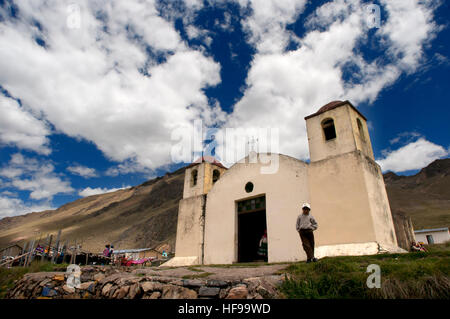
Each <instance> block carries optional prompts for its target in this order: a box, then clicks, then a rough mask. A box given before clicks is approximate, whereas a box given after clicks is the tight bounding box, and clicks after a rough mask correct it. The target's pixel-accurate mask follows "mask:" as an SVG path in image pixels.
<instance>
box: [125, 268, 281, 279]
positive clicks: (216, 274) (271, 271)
mask: <svg viewBox="0 0 450 319" xmlns="http://www.w3.org/2000/svg"><path fill="white" fill-rule="evenodd" d="M288 265H289V264H273V265H262V266H260V265H258V266H248V267H247V266H245V267H242V266H213V267H211V266H192V267H177V268H167V269H164V268H158V267H151V268H143V269H136V270H133V273H136V274H145V275H149V276H151V275H156V276H165V277H178V278H183V277H185V278H186V277H193V278H195V277H199V278H204V279H215V280H228V281H233V280H242V279H245V278H251V277H262V276H271V275H275V274H278V273H279V272H282V270H283V269H285V268H286V267H287V266H288Z"/></svg>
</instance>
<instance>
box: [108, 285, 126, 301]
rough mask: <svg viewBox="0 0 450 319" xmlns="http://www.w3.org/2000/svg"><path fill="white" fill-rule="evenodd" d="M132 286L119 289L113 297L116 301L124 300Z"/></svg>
mask: <svg viewBox="0 0 450 319" xmlns="http://www.w3.org/2000/svg"><path fill="white" fill-rule="evenodd" d="M129 290H130V286H123V287H120V288H119V289H117V290H116V291H115V292H114V295H113V296H112V297H113V298H114V299H123V298H125V296H126V295H127V294H128V291H129Z"/></svg>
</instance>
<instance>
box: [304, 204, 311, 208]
mask: <svg viewBox="0 0 450 319" xmlns="http://www.w3.org/2000/svg"><path fill="white" fill-rule="evenodd" d="M305 207H306V208H308V209H311V205H309V203H303V206H302V209H303V208H305Z"/></svg>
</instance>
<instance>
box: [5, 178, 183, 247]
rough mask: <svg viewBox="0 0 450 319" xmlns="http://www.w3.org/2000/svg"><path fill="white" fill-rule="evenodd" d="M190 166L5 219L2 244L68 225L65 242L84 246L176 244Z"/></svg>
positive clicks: (63, 229) (53, 230)
mask: <svg viewBox="0 0 450 319" xmlns="http://www.w3.org/2000/svg"><path fill="white" fill-rule="evenodd" d="M183 182H184V169H181V170H178V171H176V172H174V173H171V174H166V175H165V176H164V177H159V178H156V179H153V180H150V181H148V182H145V183H143V184H141V185H139V186H136V187H131V188H128V189H124V190H119V191H116V192H113V193H107V194H101V195H94V196H89V197H85V198H82V199H79V200H76V201H74V202H71V203H69V204H66V205H64V206H61V207H60V208H58V209H57V210H52V211H44V212H40V213H31V214H27V215H23V216H16V217H7V218H3V219H2V220H0V247H4V246H7V245H8V244H9V243H12V242H16V241H23V240H24V239H27V240H31V239H32V238H36V239H38V238H39V237H40V236H42V237H43V239H45V237H46V236H47V234H53V235H56V233H57V232H58V230H59V229H62V235H61V237H62V241H63V242H64V241H69V243H70V244H73V243H74V242H75V240H77V243H80V242H81V245H82V247H83V248H84V249H87V250H89V251H101V250H102V249H103V247H104V245H105V244H107V243H113V244H114V245H115V247H116V248H142V247H154V246H157V245H158V244H162V243H169V244H171V245H172V246H173V244H174V242H175V234H176V225H177V215H178V202H179V200H180V199H181V198H182V194H183Z"/></svg>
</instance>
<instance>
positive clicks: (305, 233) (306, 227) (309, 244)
mask: <svg viewBox="0 0 450 319" xmlns="http://www.w3.org/2000/svg"><path fill="white" fill-rule="evenodd" d="M310 211H311V206H310V205H309V204H308V203H304V204H303V206H302V213H301V214H300V215H299V216H298V218H297V225H296V229H297V231H298V233H299V234H300V239H301V240H302V245H303V249H304V250H305V252H306V258H307V260H306V262H307V263H310V262H312V261H313V262H316V261H317V258H315V257H314V234H313V232H314V231H315V230H316V229H317V227H318V225H317V222H316V220H315V219H314V217H313V216H312V215H311V214H310V213H309V212H310Z"/></svg>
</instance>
